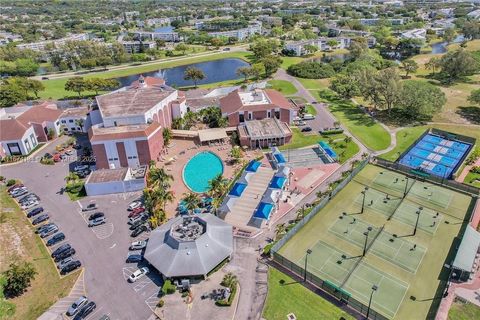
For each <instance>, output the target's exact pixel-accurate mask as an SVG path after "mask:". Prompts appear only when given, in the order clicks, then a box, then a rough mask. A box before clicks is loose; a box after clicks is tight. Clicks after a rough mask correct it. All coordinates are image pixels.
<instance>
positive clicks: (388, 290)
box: [297, 241, 408, 318]
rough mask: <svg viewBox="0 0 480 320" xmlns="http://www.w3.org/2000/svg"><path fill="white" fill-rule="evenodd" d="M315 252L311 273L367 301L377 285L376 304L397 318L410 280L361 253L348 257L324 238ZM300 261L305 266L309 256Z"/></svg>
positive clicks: (299, 263) (310, 257)
mask: <svg viewBox="0 0 480 320" xmlns="http://www.w3.org/2000/svg"><path fill="white" fill-rule="evenodd" d="M311 252H312V253H311V254H310V255H309V256H308V266H307V270H308V271H309V272H310V273H312V274H314V275H316V276H318V277H319V278H321V279H324V280H327V281H329V282H330V283H332V284H333V285H335V287H336V288H338V289H341V290H342V292H344V293H345V294H349V295H353V296H354V297H355V298H356V299H358V300H359V301H360V302H362V303H364V304H368V300H369V297H370V293H371V292H372V286H373V285H375V286H377V292H376V293H375V294H376V299H375V300H374V302H373V303H372V307H373V308H374V309H376V310H381V311H382V313H383V314H385V315H387V316H388V317H391V318H393V317H395V314H396V313H397V310H398V308H399V306H400V304H401V302H402V300H403V298H404V296H405V293H406V291H407V289H408V283H405V282H403V281H401V280H399V279H396V278H395V277H393V276H391V275H388V274H386V273H384V272H382V271H380V270H378V269H377V268H374V267H373V266H371V265H368V264H367V263H364V262H361V261H360V257H358V256H354V257H351V256H348V255H347V254H345V253H343V252H341V251H339V250H337V249H335V248H334V247H332V246H331V245H329V244H327V243H325V242H323V241H318V242H317V243H316V244H315V245H314V246H313V247H312V248H311ZM297 264H298V265H304V264H305V256H304V257H302V258H301V259H300V260H299V261H298V262H297Z"/></svg>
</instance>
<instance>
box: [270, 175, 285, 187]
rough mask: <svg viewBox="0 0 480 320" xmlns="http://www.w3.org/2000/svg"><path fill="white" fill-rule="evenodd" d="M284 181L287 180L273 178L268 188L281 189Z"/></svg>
mask: <svg viewBox="0 0 480 320" xmlns="http://www.w3.org/2000/svg"><path fill="white" fill-rule="evenodd" d="M285 181H287V178H284V177H277V176H275V177H273V179H272V181H271V182H270V185H269V186H268V187H269V188H273V189H282V188H283V186H284V185H285Z"/></svg>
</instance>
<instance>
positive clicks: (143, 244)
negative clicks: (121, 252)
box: [129, 240, 147, 250]
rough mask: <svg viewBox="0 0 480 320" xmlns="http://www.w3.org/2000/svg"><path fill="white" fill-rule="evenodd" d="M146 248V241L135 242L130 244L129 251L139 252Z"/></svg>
mask: <svg viewBox="0 0 480 320" xmlns="http://www.w3.org/2000/svg"><path fill="white" fill-rule="evenodd" d="M146 246H147V241H144V240H142V241H135V242H132V244H130V248H129V249H130V250H141V249H143V248H145V247H146Z"/></svg>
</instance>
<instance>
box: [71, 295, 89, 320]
mask: <svg viewBox="0 0 480 320" xmlns="http://www.w3.org/2000/svg"><path fill="white" fill-rule="evenodd" d="M87 302H88V299H87V297H85V296H81V297H80V298H78V299H77V300H76V301H75V302H74V303H72V305H71V306H70V308H68V310H67V316H69V317H71V316H73V315H75V314H76V313H77V312H78V311H80V309H82V308H83V306H84V305H86V304H87Z"/></svg>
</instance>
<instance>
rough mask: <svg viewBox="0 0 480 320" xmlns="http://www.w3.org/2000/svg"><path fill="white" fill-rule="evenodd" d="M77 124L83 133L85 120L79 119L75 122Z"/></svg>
mask: <svg viewBox="0 0 480 320" xmlns="http://www.w3.org/2000/svg"><path fill="white" fill-rule="evenodd" d="M75 124H76V125H77V126H79V127H80V131H82V132H83V126H84V125H85V120H83V119H77V120H75Z"/></svg>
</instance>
